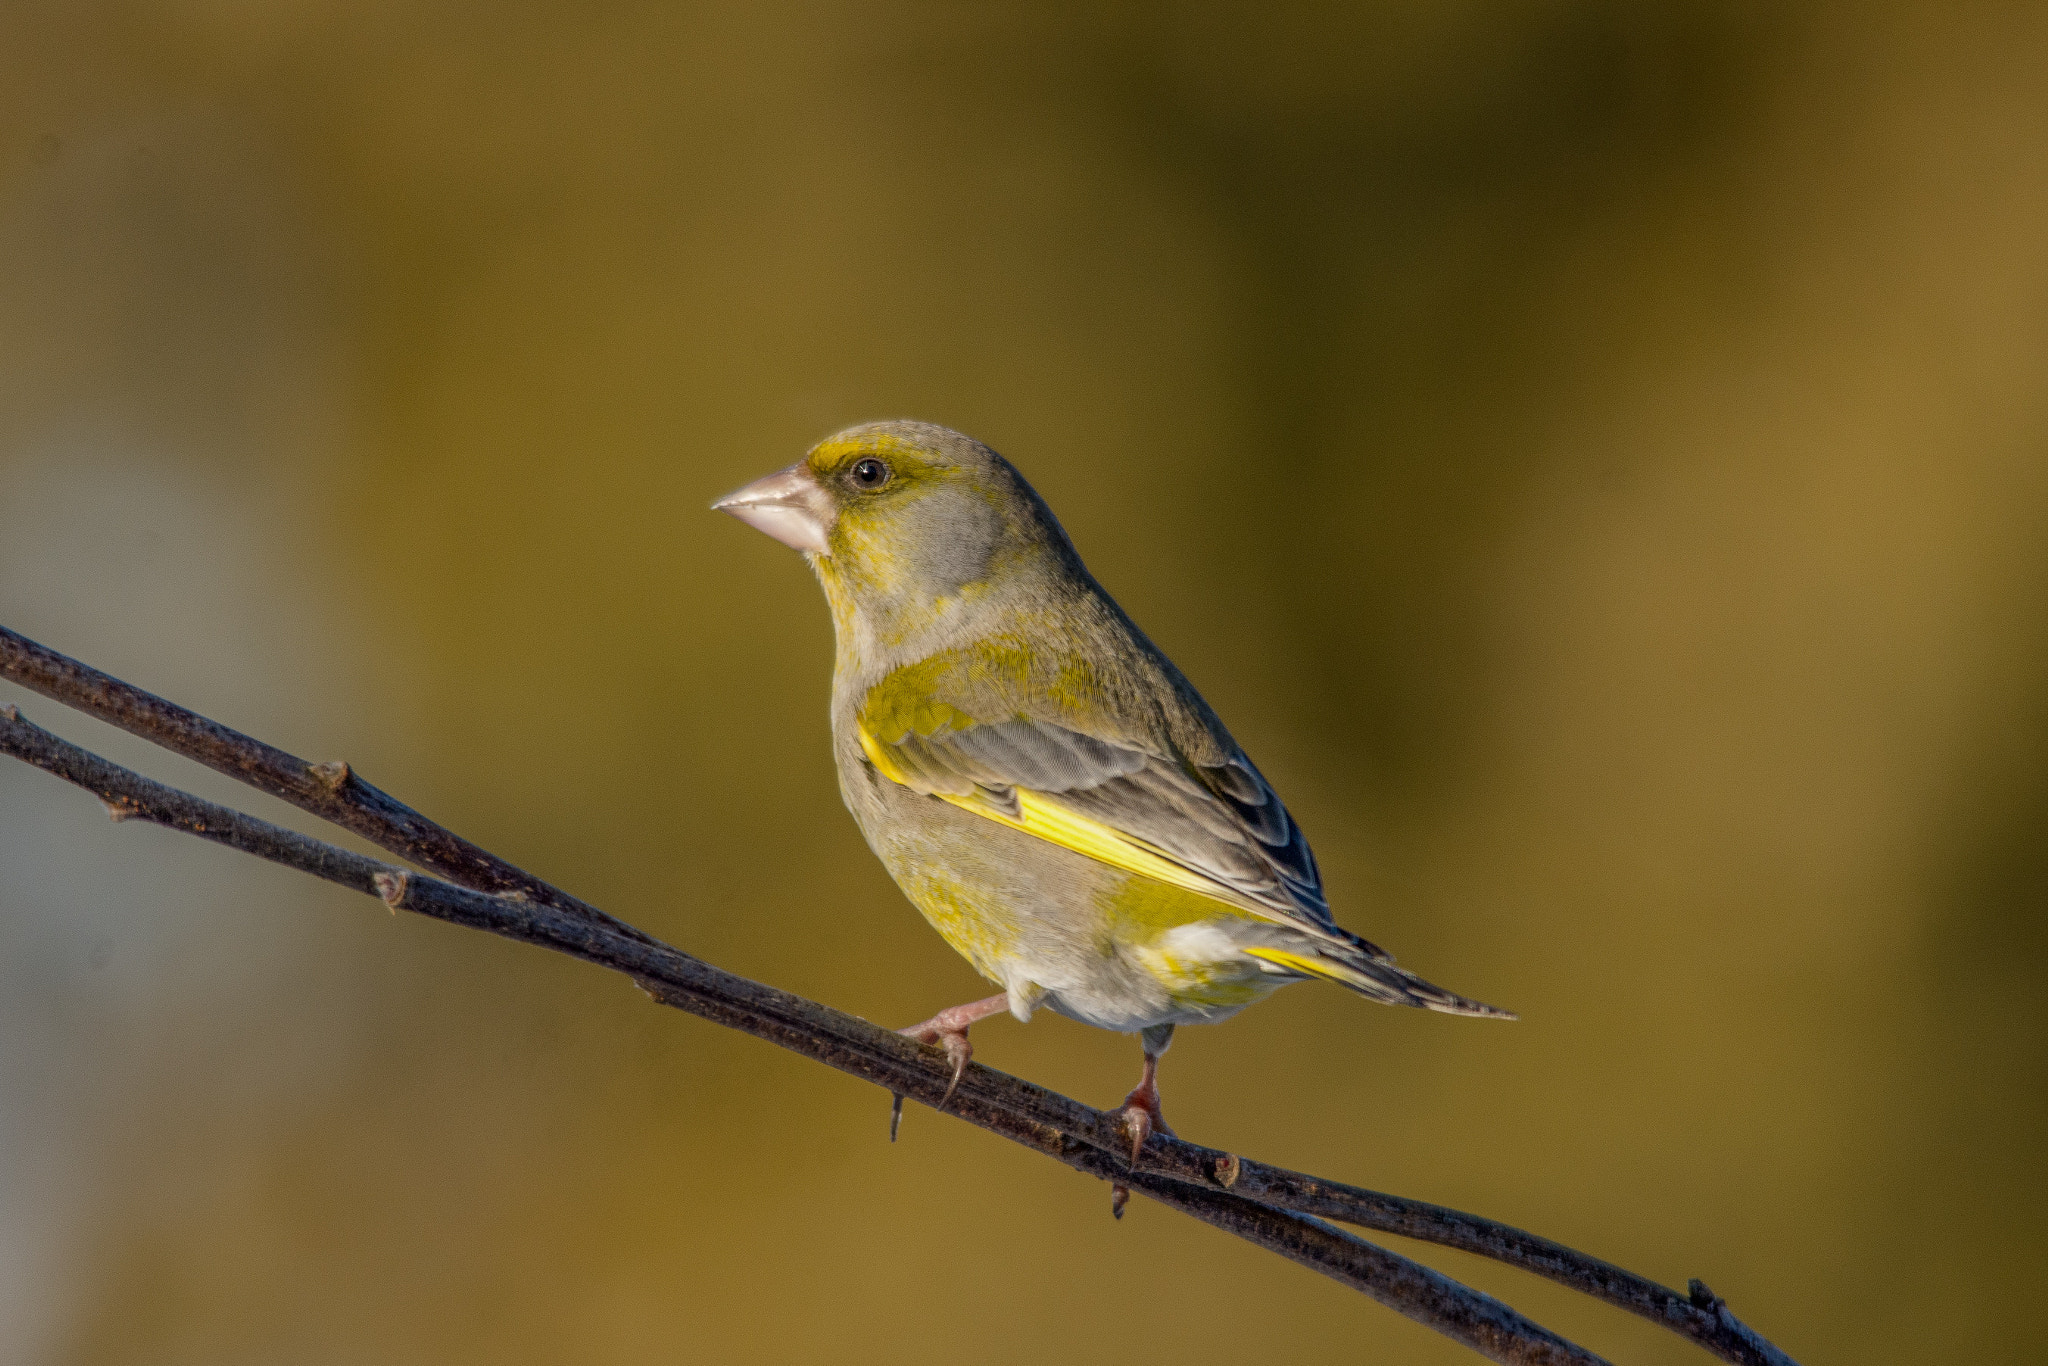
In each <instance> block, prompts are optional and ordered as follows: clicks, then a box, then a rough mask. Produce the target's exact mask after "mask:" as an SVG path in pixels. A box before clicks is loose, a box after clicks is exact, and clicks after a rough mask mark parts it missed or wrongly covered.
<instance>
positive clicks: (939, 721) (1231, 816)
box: [719, 422, 1506, 1108]
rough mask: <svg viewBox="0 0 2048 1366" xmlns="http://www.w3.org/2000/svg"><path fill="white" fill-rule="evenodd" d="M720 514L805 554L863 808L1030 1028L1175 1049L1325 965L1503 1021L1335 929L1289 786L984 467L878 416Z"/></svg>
mask: <svg viewBox="0 0 2048 1366" xmlns="http://www.w3.org/2000/svg"><path fill="white" fill-rule="evenodd" d="M719 506H720V507H723V508H726V509H727V510H730V511H733V512H734V513H735V514H736V515H739V516H741V517H743V518H744V519H746V520H748V521H750V522H752V523H753V524H755V525H757V526H759V527H761V529H763V530H765V531H768V532H769V533H770V534H771V535H774V536H776V537H777V538H778V539H781V540H784V541H785V542H787V543H789V544H792V545H797V546H799V547H801V548H802V549H804V551H805V558H806V559H807V560H808V561H809V562H810V564H811V567H812V568H813V569H814V570H815V571H816V572H817V575H818V578H819V580H820V582H821V583H822V584H823V585H824V588H825V594H826V597H827V598H828V600H829V601H830V603H831V609H832V620H833V625H834V627H835V629H836V634H837V639H838V646H837V660H836V666H835V669H834V673H833V685H832V737H833V747H834V754H835V757H836V759H837V761H838V767H839V781H840V789H841V791H842V793H843V794H844V796H845V799H846V804H847V806H848V808H849V809H851V811H852V812H853V815H854V819H855V820H856V821H858V822H859V824H860V828H861V831H862V833H863V834H865V835H866V836H867V840H868V844H869V845H870V847H872V848H873V849H874V851H875V853H876V855H877V856H878V857H880V859H881V860H882V863H883V865H884V866H885V867H887V868H888V870H889V873H890V875H891V876H893V877H894V878H895V879H896V882H897V885H899V886H900V887H902V889H903V891H904V893H905V894H906V895H907V896H908V897H909V898H910V900H911V902H912V903H913V904H915V905H916V907H917V908H918V910H919V911H921V912H923V914H924V916H925V918H926V919H927V920H929V921H930V922H931V924H932V926H933V928H935V929H937V930H938V932H939V933H940V934H941V935H943V936H944V937H945V939H946V941H947V942H948V943H950V944H951V945H952V946H953V947H954V948H955V949H957V950H959V951H960V953H961V954H963V955H965V957H966V958H967V959H968V961H969V962H971V963H972V964H973V965H974V966H975V968H976V970H978V971H979V972H981V973H982V974H983V975H984V976H986V977H988V978H989V979H990V980H992V981H994V982H997V983H999V984H1000V985H1001V987H1002V989H1003V991H1004V992H1005V993H1006V994H1007V996H1008V1003H1009V1008H1010V1010H1011V1012H1012V1013H1013V1014H1015V1015H1016V1016H1017V1017H1018V1018H1019V1019H1027V1018H1029V1016H1030V1014H1031V1012H1032V1010H1033V1009H1034V1008H1036V1007H1038V1006H1041V1005H1043V1006H1045V1007H1047V1008H1049V1009H1052V1010H1055V1011H1057V1012H1059V1013H1060V1014H1063V1015H1067V1016H1071V1017H1072V1018H1074V1019H1077V1020H1083V1021H1086V1022H1087V1023H1089V1024H1094V1025H1100V1026H1102V1027H1104V1028H1108V1029H1118V1030H1152V1031H1154V1035H1148V1037H1155V1036H1156V1037H1157V1038H1158V1039H1159V1040H1160V1046H1162V1047H1163V1040H1164V1037H1165V1034H1164V1031H1163V1029H1162V1027H1165V1026H1171V1025H1175V1024H1180V1023H1187V1022H1193V1021H1214V1020H1221V1019H1225V1018H1227V1017H1228V1016H1230V1015H1232V1014H1234V1013H1236V1012H1237V1011H1238V1010H1240V1009H1242V1008H1243V1007H1245V1006H1246V1005H1249V1004H1251V1003H1252V1002H1254V1001H1257V1000H1259V999H1261V998H1262V997H1264V996H1265V995H1267V994H1268V993H1269V992H1271V991H1272V990H1274V989H1275V988H1277V987H1279V986H1282V985H1284V984H1286V983H1288V982H1291V981H1300V980H1303V979H1305V978H1309V977H1321V978H1325V979H1328V980H1332V981H1336V982H1340V983H1342V984H1343V985H1345V986H1348V987H1350V988H1352V989H1353V990H1355V991H1357V992H1359V993H1361V994H1363V995H1366V996H1369V997H1372V998H1373V999H1375V1000H1379V1001H1385V1002H1388V1003H1391V1004H1397V1005H1411V1006H1426V1007H1429V1008H1431V1009H1435V1010H1442V1011H1449V1012H1451V1013H1455V1014H1468V1015H1505V1014H1506V1012H1505V1011H1499V1010H1496V1009H1494V1008H1493V1007H1491V1006H1485V1005H1481V1004H1479V1003H1478V1002H1475V1001H1469V1000H1466V999H1465V998H1463V997H1460V996H1456V995H1453V994H1451V993H1450V992H1447V991H1444V990H1442V989H1441V988H1438V987H1435V986H1432V985H1430V984H1429V983H1427V982H1425V981H1423V980H1422V979H1420V978H1418V977H1416V976H1414V975H1413V974H1412V973H1409V972H1408V971H1406V970H1405V969H1403V968H1400V967H1397V966H1396V965H1395V964H1394V962H1393V960H1392V959H1391V958H1390V957H1389V956H1388V955H1387V954H1385V953H1383V952H1382V951H1381V950H1379V949H1378V948H1376V947H1374V946H1373V945H1371V944H1369V943H1367V942H1365V941H1364V940H1362V939H1360V938H1358V937H1357V936H1356V935H1353V934H1351V933H1350V932H1349V931H1347V930H1344V929H1342V928H1340V927H1339V926H1338V925H1337V924H1336V922H1335V921H1334V920H1333V919H1332V918H1331V916H1330V912H1329V908H1328V906H1327V905H1326V904H1325V902H1324V899H1323V893H1322V884H1321V880H1320V878H1319V877H1318V875H1317V872H1316V865H1315V858H1314V856H1313V855H1312V854H1311V853H1310V852H1309V847H1308V843H1307V841H1306V840H1305V839H1304V838H1303V836H1302V833H1301V829H1300V827H1299V826H1298V825H1296V824H1295V822H1294V820H1293V818H1292V817H1291V816H1290V815H1289V814H1288V812H1287V810H1286V808H1285V807H1283V806H1282V805H1281V803H1280V799H1279V797H1278V796H1277V795H1276V794H1275V793H1274V792H1273V790H1272V788H1271V787H1270V786H1269V785H1268V784H1267V782H1266V780H1265V779H1264V778H1263V777H1262V776H1261V775H1260V773H1259V771H1258V769H1257V768H1255V767H1254V766H1253V764H1252V762H1251V760H1250V759H1248V758H1247V757H1245V754H1244V751H1243V750H1241V749H1239V748H1238V746H1237V743H1236V742H1235V741H1233V740H1232V739H1231V738H1230V733H1229V732H1228V731H1226V730H1225V729H1224V728H1223V724H1222V722H1220V721H1219V720H1217V718H1216V715H1215V713H1214V712H1212V711H1211V710H1210V709H1209V707H1208V704H1207V703H1205V702H1204V701H1203V700H1202V698H1201V696H1200V695H1199V694H1197V693H1196V692H1195V690H1194V688H1193V687H1192V686H1191V685H1190V684H1189V683H1188V681H1187V680H1186V679H1185V678H1183V677H1182V676H1181V673H1180V671H1179V670H1178V669H1176V668H1175V667H1174V666H1173V664H1172V663H1171V661H1169V660H1168V659H1167V658H1166V656H1165V655H1163V654H1161V653H1160V652H1159V650H1158V649H1157V648H1155V647H1154V646H1153V644H1152V643H1151V642H1150V641H1149V640H1147V639H1146V638H1145V636H1144V634H1143V633H1142V632H1140V631H1139V630H1138V628H1137V627H1136V626H1134V625H1133V624H1132V623H1131V621H1130V619H1129V618H1128V617H1126V616H1125V615H1124V613H1123V611H1122V609H1121V608H1119V607H1118V606H1117V605H1116V603H1115V602H1114V601H1113V600H1112V599H1111V598H1110V596H1109V594H1107V593H1106V592H1104V591H1103V590H1102V587H1101V586H1100V585H1099V584H1097V583H1096V582H1095V580H1094V578H1093V577H1092V576H1090V574H1089V573H1088V571H1087V569H1086V568H1085V567H1084V566H1083V565H1082V563H1081V560H1080V557H1079V556H1078V555H1077V554H1076V553H1075V551H1074V547H1073V545H1072V543H1071V542H1070V541H1069V540H1068V539H1067V535H1066V533H1065V531H1064V530H1062V529H1061V527H1060V524H1059V523H1058V521H1056V520H1055V519H1054V517H1053V515H1052V511H1051V510H1050V509H1049V508H1048V507H1046V505H1045V503H1044V501H1043V500H1041V499H1040V498H1039V497H1038V495H1037V494H1036V493H1035V492H1034V491H1033V490H1032V489H1031V487H1030V486H1029V485H1028V484H1026V483H1025V482H1024V479H1023V478H1022V476H1020V475H1019V474H1018V473H1017V471H1016V470H1015V469H1014V468H1012V467H1011V465H1010V464H1009V462H1008V461H1006V460H1004V459H1003V458H1002V457H1001V456H999V455H997V454H996V453H995V452H994V451H991V450H990V449H988V448H987V447H986V446H983V445H982V444H980V443H979V442H977V441H974V440H972V439H970V438H968V437H966V436H963V435H961V434H960V433H958V432H954V431H950V430H948V429H946V428H943V427H936V426H932V425H929V424H925V423H919V422H882V423H875V424H872V425H869V426H863V427H856V428H853V429H851V430H848V431H845V432H841V433H839V434H838V435H836V436H833V437H830V438H828V439H827V440H825V441H823V442H821V443H820V444H819V445H818V446H817V447H815V448H814V449H813V450H812V451H811V452H810V453H809V455H808V456H807V457H806V458H805V459H804V460H803V461H802V462H800V463H799V464H798V465H796V466H792V467H791V468H790V469H789V470H787V471H784V472H782V473H781V474H778V475H774V476H770V477H769V478H768V479H764V480H762V481H760V483H758V484H756V485H753V486H750V487H749V488H748V489H746V490H742V491H741V492H740V493H739V494H735V495H734V496H733V497H732V498H729V499H726V500H724V501H723V502H721V503H720V504H719ZM1150 1051H1152V1052H1156V1051H1158V1050H1157V1049H1156V1048H1155V1049H1152V1050H1150ZM1148 1076H1149V1073H1148ZM1155 1108H1156V1106H1155Z"/></svg>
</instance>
